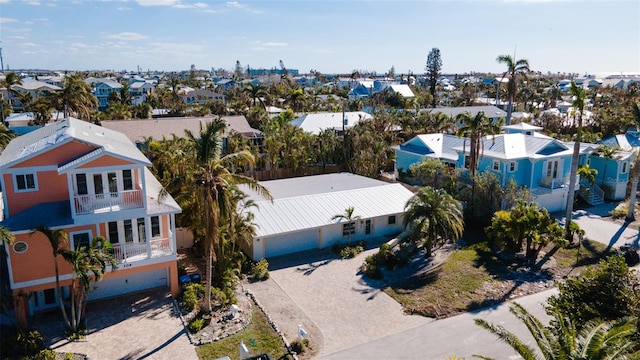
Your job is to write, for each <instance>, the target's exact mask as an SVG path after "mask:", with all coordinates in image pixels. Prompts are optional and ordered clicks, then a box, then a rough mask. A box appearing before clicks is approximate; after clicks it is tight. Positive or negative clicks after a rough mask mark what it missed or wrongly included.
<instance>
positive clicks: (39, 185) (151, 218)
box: [0, 118, 181, 325]
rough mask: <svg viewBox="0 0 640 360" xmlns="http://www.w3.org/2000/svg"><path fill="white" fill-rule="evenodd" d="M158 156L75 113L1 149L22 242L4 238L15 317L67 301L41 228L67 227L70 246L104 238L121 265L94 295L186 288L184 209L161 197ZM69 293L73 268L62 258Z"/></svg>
mask: <svg viewBox="0 0 640 360" xmlns="http://www.w3.org/2000/svg"><path fill="white" fill-rule="evenodd" d="M150 165H151V163H150V162H149V160H148V159H147V158H146V157H145V156H144V155H143V154H142V153H141V152H140V151H139V150H138V149H137V148H136V147H135V145H134V144H133V143H132V142H131V141H130V140H129V139H128V138H127V137H125V136H124V135H123V134H121V133H118V132H115V131H113V130H109V129H105V128H103V127H100V126H98V125H94V124H91V123H88V122H85V121H82V120H77V119H74V118H66V119H64V120H61V121H58V122H55V123H53V124H51V125H49V126H45V127H43V128H40V129H38V130H36V131H33V132H31V133H28V134H26V135H23V136H20V137H18V138H16V139H14V140H13V141H11V143H10V144H9V145H8V146H7V148H6V149H5V150H4V151H3V152H2V154H1V155H0V175H1V176H0V185H1V186H2V189H3V204H4V220H3V221H2V223H1V225H2V226H4V227H6V228H8V229H9V230H11V231H12V233H13V234H14V236H15V241H14V243H13V244H12V245H5V249H6V252H7V254H8V258H7V262H8V267H9V282H10V286H11V289H12V292H13V297H14V304H15V312H16V319H17V321H18V323H20V324H22V325H26V323H27V318H28V317H29V316H30V315H32V314H33V313H34V312H37V311H41V310H45V309H49V308H55V307H56V306H58V296H57V294H56V289H55V275H54V274H55V273H54V259H53V255H52V249H51V245H50V244H49V241H48V240H47V238H46V237H45V236H44V235H42V234H40V233H33V229H35V228H36V227H38V226H47V227H49V228H51V229H54V230H57V229H62V230H64V231H65V232H67V234H68V235H69V242H68V243H67V244H65V245H64V246H67V247H68V246H71V247H77V246H79V245H82V244H87V243H88V242H89V241H90V240H91V239H92V238H93V237H95V236H103V237H105V238H106V239H107V240H108V241H109V242H111V244H112V245H113V247H114V249H115V257H116V259H117V261H118V264H119V265H118V269H117V270H116V271H113V272H111V271H110V272H108V273H107V274H106V276H105V277H104V278H103V280H102V281H100V282H98V283H94V290H93V291H92V292H91V293H90V294H89V300H95V299H100V298H106V297H111V296H116V295H120V294H125V293H129V292H135V291H140V290H144V289H149V288H154V287H167V288H168V290H170V291H171V293H172V294H173V295H174V296H175V295H177V293H178V291H179V286H178V272H177V255H176V241H175V235H174V234H175V221H174V220H175V214H177V213H179V212H180V211H181V210H180V207H179V206H178V204H177V203H176V202H175V201H174V200H173V198H171V197H170V196H167V197H162V198H159V196H158V195H159V193H160V190H161V185H160V183H159V182H158V181H157V180H156V179H155V177H154V176H153V175H152V174H151V172H150V171H149V170H148V169H147V167H148V166H150ZM58 262H59V264H60V274H61V276H60V278H61V281H62V285H63V294H62V295H63V297H65V298H66V297H68V295H69V294H68V289H67V287H66V286H67V285H68V284H69V280H70V279H71V273H70V270H71V268H70V266H69V265H68V264H67V263H66V262H65V261H64V260H63V259H62V258H61V257H59V258H58Z"/></svg>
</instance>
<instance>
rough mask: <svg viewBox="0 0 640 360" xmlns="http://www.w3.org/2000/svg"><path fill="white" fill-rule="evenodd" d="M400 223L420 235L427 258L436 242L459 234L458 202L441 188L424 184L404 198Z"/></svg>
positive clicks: (461, 225)
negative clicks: (403, 210)
mask: <svg viewBox="0 0 640 360" xmlns="http://www.w3.org/2000/svg"><path fill="white" fill-rule="evenodd" d="M402 225H403V226H404V227H405V228H406V227H411V229H412V232H413V233H414V235H415V236H419V237H422V238H424V247H425V250H426V256H427V257H431V250H432V249H433V247H434V246H436V245H437V244H438V243H443V242H446V241H447V240H450V239H452V240H454V241H455V240H457V239H459V238H460V237H462V231H463V230H464V219H463V215H462V205H461V204H460V202H459V201H458V200H456V199H454V198H453V196H451V195H449V194H448V193H447V192H446V191H445V190H444V189H434V188H432V187H429V186H425V187H423V188H421V189H420V190H418V192H417V193H416V194H415V195H414V196H413V197H412V198H411V199H409V201H407V204H406V205H405V214H404V219H403V220H402Z"/></svg>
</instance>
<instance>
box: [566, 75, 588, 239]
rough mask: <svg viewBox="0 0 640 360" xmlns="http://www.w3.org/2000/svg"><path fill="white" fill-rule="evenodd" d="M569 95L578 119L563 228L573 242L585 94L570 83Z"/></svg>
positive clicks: (567, 237) (573, 82)
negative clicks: (573, 219)
mask: <svg viewBox="0 0 640 360" xmlns="http://www.w3.org/2000/svg"><path fill="white" fill-rule="evenodd" d="M569 94H571V95H572V96H573V109H574V112H575V113H576V114H577V117H578V129H577V132H576V139H575V142H574V143H573V155H572V156H571V172H570V175H569V176H570V178H569V194H567V213H566V215H565V227H564V231H565V234H566V239H567V240H569V241H571V242H573V239H571V236H572V234H571V215H572V213H573V202H574V200H575V197H576V192H575V188H576V175H577V174H578V159H579V158H580V139H581V136H582V113H583V112H584V100H585V96H586V95H585V92H584V89H583V88H582V87H578V85H576V83H575V81H572V82H571V88H570V89H569Z"/></svg>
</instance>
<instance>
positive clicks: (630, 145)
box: [601, 131, 640, 151]
mask: <svg viewBox="0 0 640 360" xmlns="http://www.w3.org/2000/svg"><path fill="white" fill-rule="evenodd" d="M601 143H602V144H604V145H607V146H609V147H612V148H614V147H616V146H617V147H619V148H620V149H622V150H625V151H633V150H634V149H635V148H638V147H639V146H640V138H639V137H638V132H636V131H628V132H627V133H626V134H618V135H614V136H611V137H608V138H606V139H603V140H602V141H601Z"/></svg>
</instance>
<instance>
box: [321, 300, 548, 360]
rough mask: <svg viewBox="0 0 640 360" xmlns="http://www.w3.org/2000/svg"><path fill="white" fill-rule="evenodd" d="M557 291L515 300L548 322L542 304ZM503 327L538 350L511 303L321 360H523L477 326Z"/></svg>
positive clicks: (387, 338) (361, 346)
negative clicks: (482, 359) (475, 357)
mask: <svg viewBox="0 0 640 360" xmlns="http://www.w3.org/2000/svg"><path fill="white" fill-rule="evenodd" d="M555 293H557V290H555V289H552V290H547V291H544V292H541V293H538V294H535V295H531V296H526V297H523V298H520V299H517V300H515V301H516V302H518V303H519V304H520V305H522V306H524V307H525V308H526V309H527V310H529V311H530V312H531V313H533V314H534V315H535V316H536V317H538V318H539V319H541V320H543V319H548V317H547V316H546V314H545V312H544V309H543V306H542V304H543V303H544V302H545V300H546V299H547V297H549V296H551V295H553V294H555ZM477 318H479V319H484V320H486V321H488V322H489V323H492V324H496V325H498V324H499V325H502V326H504V327H506V328H507V329H508V330H509V331H511V332H513V333H515V334H516V335H518V336H519V337H520V338H521V339H522V340H523V341H525V342H527V341H528V344H530V345H532V347H534V348H535V343H534V340H533V337H531V335H530V334H529V333H528V331H527V329H526V327H525V326H524V325H523V324H522V323H521V322H520V321H518V320H517V319H516V318H515V316H513V314H511V313H510V312H509V303H503V304H501V305H498V306H495V307H491V308H487V309H483V310H480V311H476V312H471V313H466V314H462V315H458V316H454V317H451V318H448V319H444V320H438V321H434V322H432V323H429V324H426V325H423V326H419V327H416V328H413V329H409V330H406V331H403V332H400V333H397V334H394V335H391V336H386V337H383V338H380V339H377V340H374V341H371V342H368V343H366V344H362V345H359V346H356V347H353V348H350V349H347V350H343V351H340V352H336V353H333V354H330V355H326V356H323V357H320V359H322V360H342V359H344V360H347V359H349V360H355V359H398V360H400V359H448V358H450V357H452V356H457V357H458V358H467V359H470V358H472V356H473V355H482V356H487V357H491V358H494V359H519V358H520V357H519V356H518V355H516V354H515V352H514V351H513V350H512V349H511V348H510V347H509V346H507V345H505V344H503V343H501V342H500V341H498V340H497V338H495V337H494V336H493V335H492V334H491V333H489V332H488V331H487V330H485V329H483V328H481V327H479V326H477V325H476V324H475V323H474V319H477Z"/></svg>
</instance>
